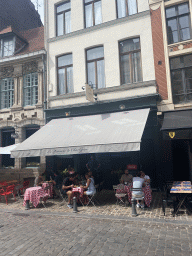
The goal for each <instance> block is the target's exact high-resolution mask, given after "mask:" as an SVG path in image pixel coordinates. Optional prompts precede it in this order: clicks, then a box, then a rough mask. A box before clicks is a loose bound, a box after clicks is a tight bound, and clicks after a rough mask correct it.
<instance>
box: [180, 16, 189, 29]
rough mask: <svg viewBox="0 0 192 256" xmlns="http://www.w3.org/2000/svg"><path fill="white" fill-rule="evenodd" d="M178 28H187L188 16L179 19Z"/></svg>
mask: <svg viewBox="0 0 192 256" xmlns="http://www.w3.org/2000/svg"><path fill="white" fill-rule="evenodd" d="M179 25H180V28H188V27H189V16H183V17H180V18H179Z"/></svg>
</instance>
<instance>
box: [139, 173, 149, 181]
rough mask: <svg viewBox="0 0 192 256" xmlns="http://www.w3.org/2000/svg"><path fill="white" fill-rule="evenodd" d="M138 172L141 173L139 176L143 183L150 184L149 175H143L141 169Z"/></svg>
mask: <svg viewBox="0 0 192 256" xmlns="http://www.w3.org/2000/svg"><path fill="white" fill-rule="evenodd" d="M140 173H141V175H140V177H141V178H143V179H144V181H145V183H146V184H150V177H149V176H148V175H145V173H144V172H143V171H141V172H140Z"/></svg>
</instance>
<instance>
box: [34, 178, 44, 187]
mask: <svg viewBox="0 0 192 256" xmlns="http://www.w3.org/2000/svg"><path fill="white" fill-rule="evenodd" d="M42 183H43V177H42V176H41V175H39V176H37V177H36V178H35V181H34V187H38V186H41V185H42Z"/></svg>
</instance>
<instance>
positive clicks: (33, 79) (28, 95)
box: [24, 73, 38, 106]
mask: <svg viewBox="0 0 192 256" xmlns="http://www.w3.org/2000/svg"><path fill="white" fill-rule="evenodd" d="M37 102H38V74H37V73H31V74H27V75H25V76H24V106H33V105H35V104H37Z"/></svg>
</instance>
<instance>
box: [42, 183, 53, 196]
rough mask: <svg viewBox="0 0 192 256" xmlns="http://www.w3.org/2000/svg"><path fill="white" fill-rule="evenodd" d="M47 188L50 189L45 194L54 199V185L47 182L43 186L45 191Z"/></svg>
mask: <svg viewBox="0 0 192 256" xmlns="http://www.w3.org/2000/svg"><path fill="white" fill-rule="evenodd" d="M47 187H49V188H48V190H47V191H45V193H48V195H49V197H52V196H53V183H46V182H44V183H43V184H42V188H43V189H45V188H47Z"/></svg>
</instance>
